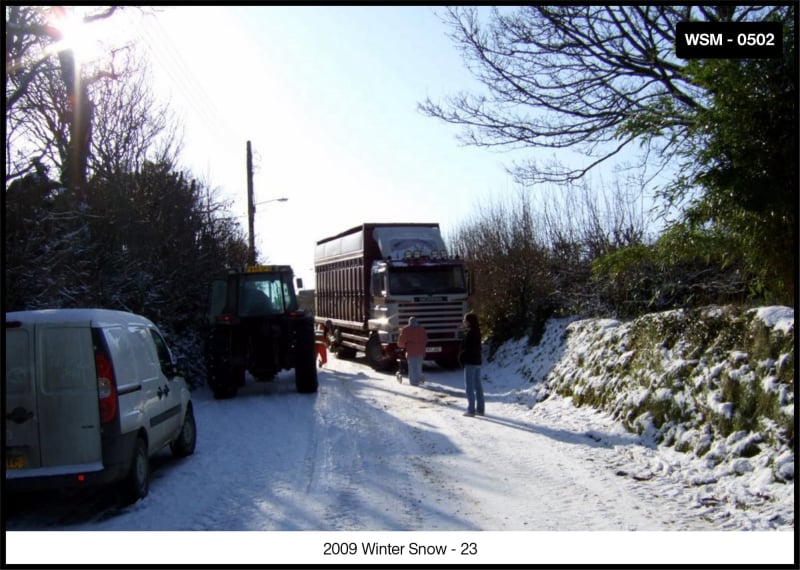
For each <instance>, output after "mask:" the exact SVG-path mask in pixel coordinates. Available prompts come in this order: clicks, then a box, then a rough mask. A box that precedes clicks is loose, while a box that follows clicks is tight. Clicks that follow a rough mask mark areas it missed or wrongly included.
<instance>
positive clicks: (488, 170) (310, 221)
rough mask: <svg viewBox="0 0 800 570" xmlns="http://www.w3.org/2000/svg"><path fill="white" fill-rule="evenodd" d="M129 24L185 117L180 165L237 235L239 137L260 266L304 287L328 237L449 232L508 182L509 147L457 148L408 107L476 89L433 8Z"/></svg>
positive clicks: (241, 188)
mask: <svg viewBox="0 0 800 570" xmlns="http://www.w3.org/2000/svg"><path fill="white" fill-rule="evenodd" d="M137 20H138V24H137V26H138V28H136V29H138V34H139V36H140V37H141V38H142V40H143V45H144V46H145V47H146V50H147V52H148V53H149V54H150V56H151V58H152V65H153V69H152V72H153V77H154V82H153V85H154V87H155V88H156V91H157V93H159V95H160V96H161V97H164V98H165V100H169V101H170V102H171V103H170V106H171V108H172V109H173V110H174V111H175V112H177V113H178V116H179V117H181V118H182V123H183V125H184V129H185V131H184V151H183V153H182V158H183V161H184V163H185V164H186V165H187V167H189V168H190V169H191V170H192V172H194V173H196V175H197V176H198V177H200V178H201V179H203V180H206V181H207V182H208V183H209V184H210V185H211V187H212V188H218V189H219V191H220V193H219V195H220V196H221V197H223V198H226V199H227V198H230V199H232V200H234V205H233V208H232V214H233V215H234V216H236V217H237V219H239V220H240V222H241V224H242V227H243V228H244V230H245V231H246V230H247V201H246V199H247V170H246V147H247V141H250V142H251V145H252V149H253V154H254V171H255V172H254V179H253V187H254V196H255V202H256V204H258V203H260V202H266V203H265V204H262V205H261V206H256V218H255V240H256V246H257V249H258V250H259V253H260V260H261V261H270V262H272V263H290V264H292V265H293V266H294V269H295V272H296V273H297V274H298V275H299V276H301V277H303V278H304V280H308V279H310V283H311V285H310V286H311V287H313V251H314V245H315V243H316V242H317V241H319V240H321V239H323V238H325V237H328V236H331V235H335V234H337V233H339V232H341V231H344V230H346V229H349V228H351V227H354V226H357V225H359V224H361V223H364V222H383V221H392V222H402V221H408V222H439V223H440V224H441V225H442V228H443V231H445V232H448V231H452V230H453V229H454V228H455V227H456V226H457V225H459V224H460V223H461V222H462V221H464V220H465V219H466V218H467V216H469V214H470V211H471V210H472V209H473V208H474V207H475V205H476V203H478V202H479V201H481V200H483V199H485V198H486V197H487V196H489V195H494V194H496V193H498V192H499V193H502V192H506V191H508V190H510V189H512V188H513V187H514V184H513V182H512V180H511V178H510V177H509V175H508V174H507V173H506V171H505V170H504V167H503V165H504V163H506V162H507V159H508V155H503V154H498V153H494V152H489V151H486V150H480V149H476V148H471V147H465V146H463V145H462V144H461V143H459V142H458V141H457V140H456V134H457V131H456V129H455V128H453V127H450V126H447V125H445V124H443V123H440V122H439V121H437V120H435V119H432V118H429V117H425V116H424V115H422V114H421V113H420V112H419V111H418V110H417V105H418V103H420V102H422V101H424V100H425V99H426V98H427V97H431V98H432V99H434V100H441V99H442V98H443V97H444V96H445V95H448V94H453V93H454V92H456V91H458V90H462V89H467V88H469V87H470V86H474V85H475V83H474V80H473V79H472V77H471V76H470V75H469V73H468V72H467V70H466V68H465V67H464V64H463V61H462V59H461V56H460V54H459V53H458V51H457V50H456V48H455V46H454V44H453V42H452V40H450V39H449V38H448V37H447V35H446V32H447V30H446V28H445V26H444V24H443V23H442V22H441V21H440V20H439V18H438V17H437V15H436V9H435V8H432V7H424V6H415V7H411V6H394V7H363V8H358V7H336V6H325V7H320V6H305V7H297V6H290V7H287V6H283V7H280V6H269V7H267V6H226V7H221V6H210V7H198V6H190V7H187V8H170V9H158V10H157V15H155V16H148V17H144V18H141V17H140V18H138V19H137ZM283 197H286V198H288V201H286V202H277V201H274V202H270V200H275V199H277V198H283Z"/></svg>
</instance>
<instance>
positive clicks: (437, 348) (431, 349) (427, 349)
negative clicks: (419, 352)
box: [425, 346, 442, 352]
mask: <svg viewBox="0 0 800 570" xmlns="http://www.w3.org/2000/svg"><path fill="white" fill-rule="evenodd" d="M425 352H442V347H441V346H428V347H425Z"/></svg>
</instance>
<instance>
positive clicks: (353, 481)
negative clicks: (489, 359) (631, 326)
mask: <svg viewBox="0 0 800 570" xmlns="http://www.w3.org/2000/svg"><path fill="white" fill-rule="evenodd" d="M425 374H426V377H427V382H426V383H425V384H424V385H423V386H420V387H413V386H410V385H409V384H408V382H407V381H404V382H403V383H402V384H399V383H398V382H397V381H396V380H395V377H394V376H393V375H390V374H382V373H377V372H374V371H373V370H371V369H370V368H369V367H367V366H366V364H365V363H364V362H363V360H361V359H358V360H355V361H344V360H337V359H336V358H331V359H329V363H328V366H327V367H326V368H324V369H322V370H321V372H320V376H319V378H320V388H319V392H318V393H317V394H315V395H301V394H297V393H296V392H295V391H294V382H293V376H292V373H291V372H288V373H284V374H282V375H281V376H280V377H279V379H278V380H277V381H276V382H272V383H249V384H248V385H247V386H245V387H244V388H242V389H241V390H240V392H239V395H238V396H237V397H236V398H234V399H231V400H214V399H213V398H212V397H211V395H210V392H208V391H206V390H200V391H198V392H196V393H195V394H194V401H195V407H196V408H195V409H196V414H195V415H196V418H197V427H198V444H197V449H196V452H195V454H194V455H193V456H191V457H189V458H186V459H184V460H175V459H173V458H171V457H170V456H169V453H168V452H166V451H165V452H163V457H161V456H159V457H158V458H157V460H156V461H155V462H154V463H155V466H154V473H153V481H152V484H151V488H150V494H149V495H148V496H147V497H146V498H145V499H144V500H141V501H139V502H138V503H136V504H134V505H132V506H130V507H127V508H124V509H120V508H118V507H116V506H114V505H113V504H110V503H109V502H105V503H103V502H102V501H101V502H100V504H99V505H97V506H95V507H92V508H90V510H89V512H88V513H86V512H85V507H83V510H81V511H80V514H78V515H74V514H73V515H72V516H67V517H65V516H64V509H67V510H69V509H70V508H72V509H79V505H71V506H70V504H67V506H63V505H61V506H58V507H54V502H55V503H59V502H62V501H67V502H69V501H70V500H71V501H73V502H74V501H84V502H85V497H84V498H81V497H80V496H79V497H77V498H76V497H72V498H62V497H54V496H52V495H48V496H47V497H45V498H41V499H40V500H39V502H37V501H36V500H33V501H32V502H26V506H25V508H14V509H12V512H11V514H10V516H9V517H8V518H7V520H6V525H7V529H8V530H12V531H13V530H77V531H106V530H124V531H154V530H158V531H326V532H327V531H347V532H348V533H352V532H355V533H362V532H364V531H368V532H369V533H375V532H381V531H389V532H398V531H409V532H431V531H458V532H461V533H471V532H476V531H610V532H611V533H617V532H618V531H716V530H724V529H726V528H728V529H732V530H737V525H738V528H747V521H748V520H749V519H746V518H743V519H742V520H741V521H739V522H735V521H734V522H735V524H734V525H733V526H732V523H731V517H725V518H723V519H720V518H719V517H715V516H714V509H713V507H714V506H713V505H708V504H704V503H703V502H702V501H698V497H697V489H694V488H691V487H688V486H687V485H685V484H684V483H683V482H682V480H681V479H680V478H676V477H671V476H670V468H669V465H668V462H666V461H665V460H664V459H662V457H661V455H660V454H659V452H658V450H656V449H651V448H648V447H647V446H646V445H644V444H643V443H642V442H641V441H640V440H639V438H638V437H636V436H634V435H631V434H627V433H625V432H624V430H621V429H620V428H619V427H618V426H615V425H613V423H611V422H609V421H607V420H605V419H604V418H603V417H602V416H599V415H597V414H596V413H593V412H592V411H591V410H585V409H576V408H574V407H572V406H571V404H569V403H568V402H566V401H564V400H563V399H560V398H551V399H549V400H546V401H544V402H540V403H539V404H537V405H536V406H533V407H532V408H530V407H529V406H527V405H522V404H520V403H518V402H516V401H515V398H514V394H513V390H510V389H509V387H508V386H506V385H504V383H503V382H502V381H500V380H498V379H496V378H487V379H486V383H485V388H486V392H487V405H486V412H487V416H486V417H483V418H480V417H475V418H468V417H464V416H462V413H463V411H464V408H465V400H464V396H463V391H462V388H461V386H462V372H461V371H458V370H456V371H444V370H441V369H439V368H437V367H435V366H431V367H430V368H428V367H426V370H425ZM79 510H80V509H79ZM54 513H57V516H56V515H55V514H54ZM64 521H68V522H64ZM790 529H791V527H789V528H787V530H790ZM200 534H201V535H202V533H200ZM687 534H689V533H687ZM709 534H710V533H709ZM728 534H729V535H730V534H737V533H728ZM751 534H752V533H751ZM771 534H777V535H785V536H786V538H791V537H789V536H788V535H789V533H780V532H779V533H771ZM603 536H606V535H603ZM623 536H624V535H623ZM329 562H331V563H333V562H342V560H335V561H334V560H329ZM450 562H452V561H450Z"/></svg>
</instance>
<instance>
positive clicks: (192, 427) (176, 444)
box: [169, 406, 197, 457]
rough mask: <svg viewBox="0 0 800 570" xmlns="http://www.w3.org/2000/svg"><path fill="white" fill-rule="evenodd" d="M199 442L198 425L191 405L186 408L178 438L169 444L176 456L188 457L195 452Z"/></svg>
mask: <svg viewBox="0 0 800 570" xmlns="http://www.w3.org/2000/svg"><path fill="white" fill-rule="evenodd" d="M196 444H197V425H196V424H195V422H194V412H192V408H191V406H189V407H188V408H187V409H186V417H184V418H183V425H182V426H181V432H180V433H179V434H178V438H177V439H176V440H175V441H173V442H172V443H170V444H169V449H170V451H171V452H172V455H174V456H175V457H186V456H187V455H191V454H192V453H194V448H195V445H196Z"/></svg>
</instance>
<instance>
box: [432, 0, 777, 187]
mask: <svg viewBox="0 0 800 570" xmlns="http://www.w3.org/2000/svg"><path fill="white" fill-rule="evenodd" d="M778 10H780V8H778V7H775V6H767V7H759V8H755V7H743V6H733V5H722V6H717V7H713V6H699V7H690V6H666V5H661V4H654V5H650V6H635V5H619V6H613V5H612V6H608V5H571V4H566V5H561V4H558V5H553V6H546V5H545V6H539V5H537V6H526V7H522V8H518V9H512V8H493V9H491V11H490V12H489V15H488V21H482V19H481V15H482V13H483V12H482V11H481V10H480V9H478V8H475V7H466V6H464V7H451V8H447V9H446V11H445V13H444V18H443V19H444V21H445V23H446V24H448V26H449V27H450V29H451V36H452V38H453V39H454V41H455V42H456V44H457V45H458V46H459V48H460V49H461V50H462V52H463V54H464V58H465V60H466V62H467V64H468V66H469V68H470V71H471V72H472V74H473V75H474V76H475V77H476V78H477V79H478V80H479V81H480V82H481V83H482V84H483V86H484V87H485V91H486V93H485V94H467V93H459V94H457V95H454V96H451V97H449V98H447V99H446V101H445V103H444V104H439V103H435V102H433V101H431V100H430V99H427V100H426V101H425V102H424V103H423V104H421V105H420V110H421V111H422V112H423V113H425V114H427V115H428V116H431V117H435V118H438V119H441V120H443V121H446V122H448V123H452V124H455V125H460V126H462V127H464V130H463V134H462V137H461V138H462V140H463V141H464V142H466V143H467V144H471V145H477V146H485V147H506V148H547V149H567V148H569V149H573V150H578V151H579V152H581V153H583V154H584V155H585V156H586V157H587V159H588V161H587V163H586V164H585V165H584V166H581V167H578V168H576V167H570V166H566V165H563V164H560V163H559V162H558V161H554V162H552V163H547V164H543V163H537V162H536V161H532V160H531V161H527V162H523V163H518V164H515V165H514V166H513V167H512V168H511V169H510V170H511V172H512V173H513V174H514V175H515V177H516V178H517V180H518V181H520V182H526V183H530V182H542V181H548V182H569V181H574V180H576V179H579V178H581V177H583V176H584V175H585V174H586V173H587V172H589V171H590V170H591V169H592V168H594V167H596V166H597V165H599V164H601V163H603V162H604V161H607V160H609V159H610V158H612V157H614V156H615V155H617V154H618V153H620V152H621V151H622V150H623V149H624V148H625V147H629V146H630V145H631V143H633V142H634V141H636V142H638V143H640V144H641V145H642V148H643V149H644V154H643V155H642V157H641V158H642V160H643V162H644V161H646V160H649V159H655V160H656V161H657V162H658V163H661V164H665V163H667V162H669V161H670V160H671V159H672V158H674V157H675V156H676V155H678V154H679V153H680V152H681V151H683V150H685V147H686V145H691V143H692V140H691V139H692V127H693V125H694V120H695V115H696V113H697V111H698V110H700V109H703V108H704V107H705V106H706V105H707V104H708V100H707V97H708V95H707V91H706V89H705V88H701V87H699V86H698V85H697V84H695V83H693V82H692V81H690V80H689V79H687V74H686V73H685V68H686V63H687V62H685V61H683V60H680V59H678V58H677V57H676V56H675V37H674V35H675V27H676V23H677V22H680V21H687V20H696V21H740V20H750V19H759V20H763V19H767V18H768V17H769V16H770V14H771V13H773V12H776V11H778Z"/></svg>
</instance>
